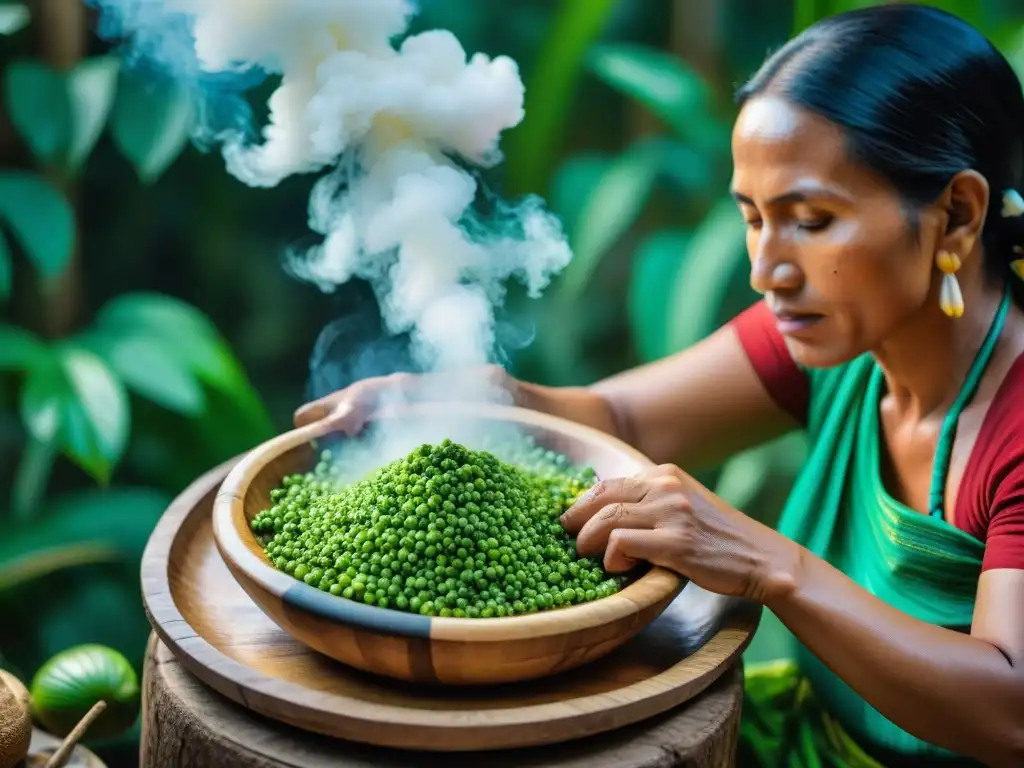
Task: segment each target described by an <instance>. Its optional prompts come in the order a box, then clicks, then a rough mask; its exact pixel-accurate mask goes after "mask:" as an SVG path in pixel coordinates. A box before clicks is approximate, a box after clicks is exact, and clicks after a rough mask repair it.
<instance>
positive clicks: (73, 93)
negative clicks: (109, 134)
mask: <svg viewBox="0 0 1024 768" xmlns="http://www.w3.org/2000/svg"><path fill="white" fill-rule="evenodd" d="M120 68H121V63H120V60H119V59H117V58H116V57H114V56H100V57H96V58H92V59H86V60H85V61H83V62H82V63H81V64H79V65H78V66H77V67H75V69H74V70H72V71H71V73H70V75H68V78H67V90H68V98H69V103H70V105H71V137H70V141H69V143H68V148H67V157H66V158H65V163H66V165H67V166H68V167H70V168H79V167H80V166H81V165H82V164H83V163H84V162H85V161H86V159H87V158H88V157H89V154H90V153H91V152H92V150H93V147H95V146H96V142H97V140H98V139H99V137H100V134H101V133H103V127H104V126H105V125H106V123H107V117H108V115H109V114H110V108H111V106H112V105H113V103H114V96H115V94H116V93H117V81H118V79H117V75H118V72H119V71H120Z"/></svg>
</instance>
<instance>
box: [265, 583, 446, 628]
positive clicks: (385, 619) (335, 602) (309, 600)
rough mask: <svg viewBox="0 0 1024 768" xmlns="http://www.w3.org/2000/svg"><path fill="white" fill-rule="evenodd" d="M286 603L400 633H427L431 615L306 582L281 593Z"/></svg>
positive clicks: (346, 621)
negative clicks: (379, 605)
mask: <svg viewBox="0 0 1024 768" xmlns="http://www.w3.org/2000/svg"><path fill="white" fill-rule="evenodd" d="M281 599H282V600H283V601H284V603H285V605H287V606H289V607H291V608H295V609H297V610H300V611H306V612H307V613H312V614H315V615H317V616H320V617H322V618H325V619H330V620H331V621H336V622H338V623H339V624H347V625H349V626H353V627H360V628H362V629H369V630H373V631H375V632H383V633H386V634H390V635H400V636H402V637H422V638H429V637H430V617H429V616H420V615H418V614H415V613H405V612H403V611H393V610H391V609H388V608H377V607H375V606H372V605H366V604H364V603H357V602H356V601H354V600H348V599H346V598H344V597H336V596H334V595H331V594H328V593H327V592H322V591H321V590H319V589H316V588H315V587H311V586H309V585H308V584H295V585H294V586H292V587H289V588H288V590H287V591H286V592H285V593H284V594H283V595H282V596H281Z"/></svg>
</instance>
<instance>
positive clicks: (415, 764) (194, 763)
mask: <svg viewBox="0 0 1024 768" xmlns="http://www.w3.org/2000/svg"><path fill="white" fill-rule="evenodd" d="M143 689H144V692H143V731H142V745H141V759H140V765H141V768H171V767H172V766H173V768H234V767H235V766H239V767H240V768H241V767H242V766H244V767H245V768H293V767H294V768H299V767H300V766H301V768H314V767H317V766H323V767H324V768H422V766H427V765H442V764H443V765H444V766H445V768H479V766H481V765H486V766H487V768H734V766H735V764H736V762H735V761H736V743H737V739H738V734H739V720H740V708H741V705H742V701H743V678H742V670H741V668H740V667H739V666H737V667H736V668H734V669H732V670H729V671H728V672H726V673H725V674H723V675H722V677H721V678H720V679H719V680H718V681H717V682H716V683H715V684H713V685H712V686H711V687H710V688H708V690H706V691H705V692H704V693H703V694H701V695H700V696H698V697H697V698H695V699H693V700H692V701H689V702H687V703H686V704H683V705H682V706H680V707H678V708H676V709H674V710H671V711H669V712H667V713H665V714H663V715H661V716H659V717H656V718H651V719H648V720H645V721H642V722H640V723H637V724H635V725H632V726H627V727H625V728H621V729H619V730H616V731H612V732H610V733H605V734H601V735H598V736H592V737H590V738H587V739H580V740H577V741H571V742H566V743H563V744H553V745H549V746H542V747H536V748H530V749H518V750H505V751H501V752H471V753H459V752H455V753H437V752H409V751H402V750H393V749H385V748H381V747H373V746H368V745H364V744H357V743H353V742H347V741H342V740H340V739H332V738H328V737H322V736H318V735H316V734H311V733H307V732H305V731H301V730H299V729H296V728H292V727H290V726H287V725H283V724H281V723H277V722H274V721H272V720H269V719H266V718H264V717H261V716H260V715H257V714H255V713H252V712H249V711H247V710H245V709H244V708H242V707H240V706H238V705H237V704H235V703H234V702H232V701H229V700H228V699H226V698H225V697H223V696H221V695H220V694H218V693H217V692H215V691H213V690H212V689H210V688H208V687H206V686H205V685H203V684H202V683H200V682H199V681H198V680H197V679H196V678H195V677H194V676H192V675H191V674H190V673H189V672H187V671H186V670H185V669H184V667H182V666H181V664H179V663H178V662H177V660H176V659H175V658H174V656H173V655H172V654H171V652H170V651H169V650H168V649H167V648H166V647H165V646H164V645H163V644H162V643H160V642H159V641H157V640H155V639H154V640H151V641H150V644H149V648H148V651H147V654H146V663H145V668H144V671H143Z"/></svg>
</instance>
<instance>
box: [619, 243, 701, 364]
mask: <svg viewBox="0 0 1024 768" xmlns="http://www.w3.org/2000/svg"><path fill="white" fill-rule="evenodd" d="M689 242H690V235H689V233H687V232H682V231H677V230H665V231H661V232H655V233H654V234H652V235H651V236H650V237H648V239H647V240H645V241H644V243H643V244H642V245H641V246H640V247H639V248H638V249H637V251H636V254H635V255H634V256H633V263H632V269H631V272H630V278H629V288H628V291H627V298H626V312H627V315H628V317H629V328H630V332H631V334H632V336H633V346H634V347H635V348H636V351H637V354H638V355H639V356H640V359H641V360H642V361H643V362H651V361H654V360H658V359H660V358H662V357H665V356H666V355H667V354H668V353H669V351H670V350H669V346H668V331H669V326H668V318H669V314H670V312H671V309H672V307H671V304H670V300H671V298H672V286H674V285H675V282H676V280H675V278H676V274H678V272H679V270H680V269H681V268H682V265H683V261H684V259H685V258H686V256H687V255H688V254H689V251H688V249H687V246H688V244H689Z"/></svg>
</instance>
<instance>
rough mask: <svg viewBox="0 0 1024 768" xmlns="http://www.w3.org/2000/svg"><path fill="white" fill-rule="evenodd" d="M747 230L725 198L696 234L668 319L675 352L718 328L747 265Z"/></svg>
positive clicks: (680, 273) (674, 291) (733, 205)
mask: <svg viewBox="0 0 1024 768" xmlns="http://www.w3.org/2000/svg"><path fill="white" fill-rule="evenodd" d="M747 262H748V258H747V249H746V225H745V223H744V221H743V218H742V217H741V216H740V214H739V212H738V211H737V210H736V204H735V203H734V202H733V201H732V200H730V199H728V198H725V199H723V200H721V201H720V202H719V203H717V204H716V205H715V206H714V207H713V208H712V210H711V211H710V213H709V214H708V216H707V217H706V218H705V219H704V221H702V222H701V224H700V226H699V227H697V229H696V230H694V233H693V237H692V239H691V240H690V244H689V247H688V248H687V253H686V255H685V256H684V260H683V265H682V267H681V269H680V270H679V272H678V273H677V275H676V281H675V285H674V286H673V287H672V294H671V299H670V307H671V310H672V311H671V313H670V314H669V317H668V330H667V334H668V339H669V351H676V350H680V349H685V348H687V347H689V346H691V345H693V344H695V343H697V342H698V341H700V340H701V339H703V338H705V337H706V336H708V335H709V334H711V333H712V332H713V331H715V330H716V328H717V327H718V321H719V317H720V313H721V308H722V306H723V305H724V304H725V303H726V300H727V298H728V294H729V292H730V288H731V287H732V286H733V284H734V282H735V276H736V273H737V271H738V270H740V269H749V267H748V266H747Z"/></svg>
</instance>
